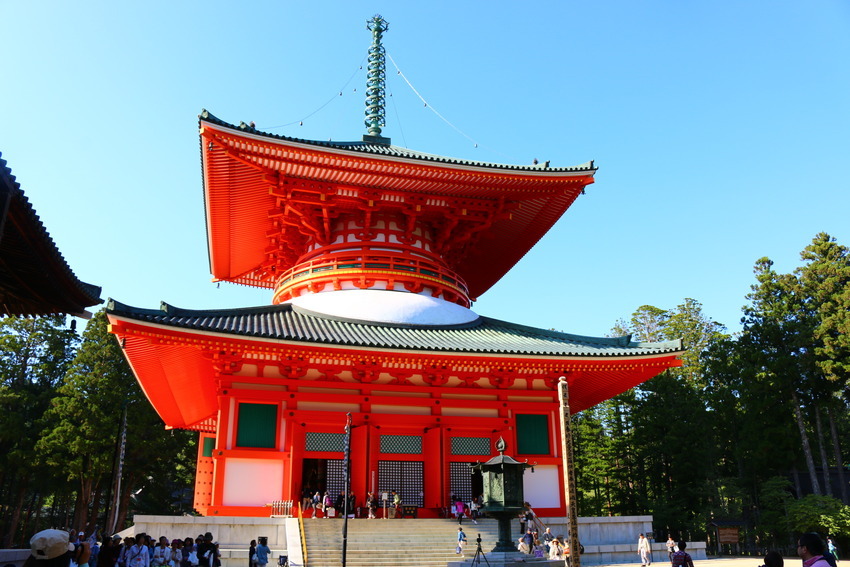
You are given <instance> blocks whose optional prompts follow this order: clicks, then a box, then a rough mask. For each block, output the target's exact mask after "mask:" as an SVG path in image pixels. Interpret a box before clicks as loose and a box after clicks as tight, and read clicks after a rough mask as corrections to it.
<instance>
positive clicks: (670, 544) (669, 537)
mask: <svg viewBox="0 0 850 567" xmlns="http://www.w3.org/2000/svg"><path fill="white" fill-rule="evenodd" d="M675 551H676V542H675V541H673V534H667V559H668V560H669V561H670V565H672V564H673V553H674V552H675Z"/></svg>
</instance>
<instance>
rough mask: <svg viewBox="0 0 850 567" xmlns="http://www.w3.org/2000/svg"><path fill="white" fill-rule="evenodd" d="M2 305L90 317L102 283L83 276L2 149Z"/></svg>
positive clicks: (6, 309)
mask: <svg viewBox="0 0 850 567" xmlns="http://www.w3.org/2000/svg"><path fill="white" fill-rule="evenodd" d="M0 266H2V269H0V305H2V307H1V308H0V310H2V312H3V313H5V314H7V315H20V316H36V315H49V314H55V313H66V314H70V315H77V316H81V317H91V314H90V313H88V312H87V311H86V308H87V307H91V306H92V305H97V304H98V303H100V302H101V301H102V299H101V298H100V287H98V286H95V285H91V284H87V283H85V282H82V281H80V280H79V279H77V277H76V276H75V275H74V272H73V271H71V268H70V266H68V263H67V262H66V261H65V258H64V257H63V256H62V254H61V253H60V252H59V248H57V246H56V244H55V243H54V242H53V239H52V238H51V237H50V234H48V232H47V229H46V228H45V227H44V224H43V223H42V222H41V219H40V218H39V216H38V214H36V212H35V209H34V208H33V206H32V204H31V203H30V202H29V199H27V196H26V195H24V192H23V190H22V189H21V186H20V184H19V183H18V181H17V180H16V178H15V176H14V175H12V170H11V169H9V168H8V167H7V166H6V161H5V160H4V159H2V154H0Z"/></svg>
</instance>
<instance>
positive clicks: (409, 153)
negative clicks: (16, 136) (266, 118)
mask: <svg viewBox="0 0 850 567" xmlns="http://www.w3.org/2000/svg"><path fill="white" fill-rule="evenodd" d="M200 119H201V121H202V122H208V123H210V124H217V125H219V126H225V127H227V128H237V129H239V130H241V131H242V132H246V133H250V134H256V135H259V136H262V137H264V138H273V139H276V140H284V141H287V142H298V143H301V144H308V145H311V146H318V147H323V148H333V149H337V150H346V151H355V152H361V153H365V154H374V155H381V156H388V157H399V158H411V159H416V160H422V161H430V162H435V163H443V164H452V165H463V166H470V167H480V168H487V169H504V170H510V171H532V172H540V171H545V172H549V173H565V172H571V173H577V172H578V173H584V174H587V173H591V174H592V173H595V172H596V170H597V168H596V167H595V166H594V164H593V161H588V162H586V163H583V164H579V165H575V166H571V167H549V162H542V163H538V164H532V165H511V164H503V163H491V162H484V161H476V160H465V159H458V158H452V157H447V156H441V155H436V154H428V153H425V152H418V151H416V150H411V149H409V148H404V147H401V146H393V145H390V144H382V143H377V142H368V141H360V142H342V141H333V140H327V141H322V140H306V139H303V138H295V137H291V136H282V135H280V134H273V133H270V132H263V131H262V130H258V129H257V128H256V127H253V126H250V125H248V124H245V123H244V122H240V123H239V125H238V126H236V125H234V124H230V123H228V122H225V121H224V120H221V119H220V118H217V117H216V116H213V115H212V114H210V113H209V111H207V110H206V109H204V110H202V111H201V115H200ZM385 139H386V138H385Z"/></svg>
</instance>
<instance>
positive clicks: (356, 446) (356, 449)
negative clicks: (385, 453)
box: [350, 425, 377, 504]
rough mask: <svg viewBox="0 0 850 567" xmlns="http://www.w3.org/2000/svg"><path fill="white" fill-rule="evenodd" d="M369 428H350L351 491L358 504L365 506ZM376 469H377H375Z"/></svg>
mask: <svg viewBox="0 0 850 567" xmlns="http://www.w3.org/2000/svg"><path fill="white" fill-rule="evenodd" d="M369 429H370V428H369V426H368V425H358V426H355V427H352V428H351V453H350V454H351V490H353V491H354V494H355V495H356V496H357V502H358V503H359V504H365V502H366V492H368V491H369V490H370V489H369V488H367V486H368V485H369V471H370V470H371V467H370V462H369V461H370V459H369V454H370V451H369ZM376 468H377V467H376Z"/></svg>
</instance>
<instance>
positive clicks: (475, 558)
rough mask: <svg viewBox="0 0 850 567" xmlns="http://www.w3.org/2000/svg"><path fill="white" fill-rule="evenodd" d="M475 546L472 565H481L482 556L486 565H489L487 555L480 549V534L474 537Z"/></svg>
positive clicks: (488, 566)
mask: <svg viewBox="0 0 850 567" xmlns="http://www.w3.org/2000/svg"><path fill="white" fill-rule="evenodd" d="M475 543H476V548H475V555H474V556H473V557H472V564H473V565H481V558H482V557H483V558H484V563H486V564H487V567H490V561H489V560H488V559H487V556H486V555H484V552H483V551H481V534H478V537H477V538H475Z"/></svg>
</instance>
